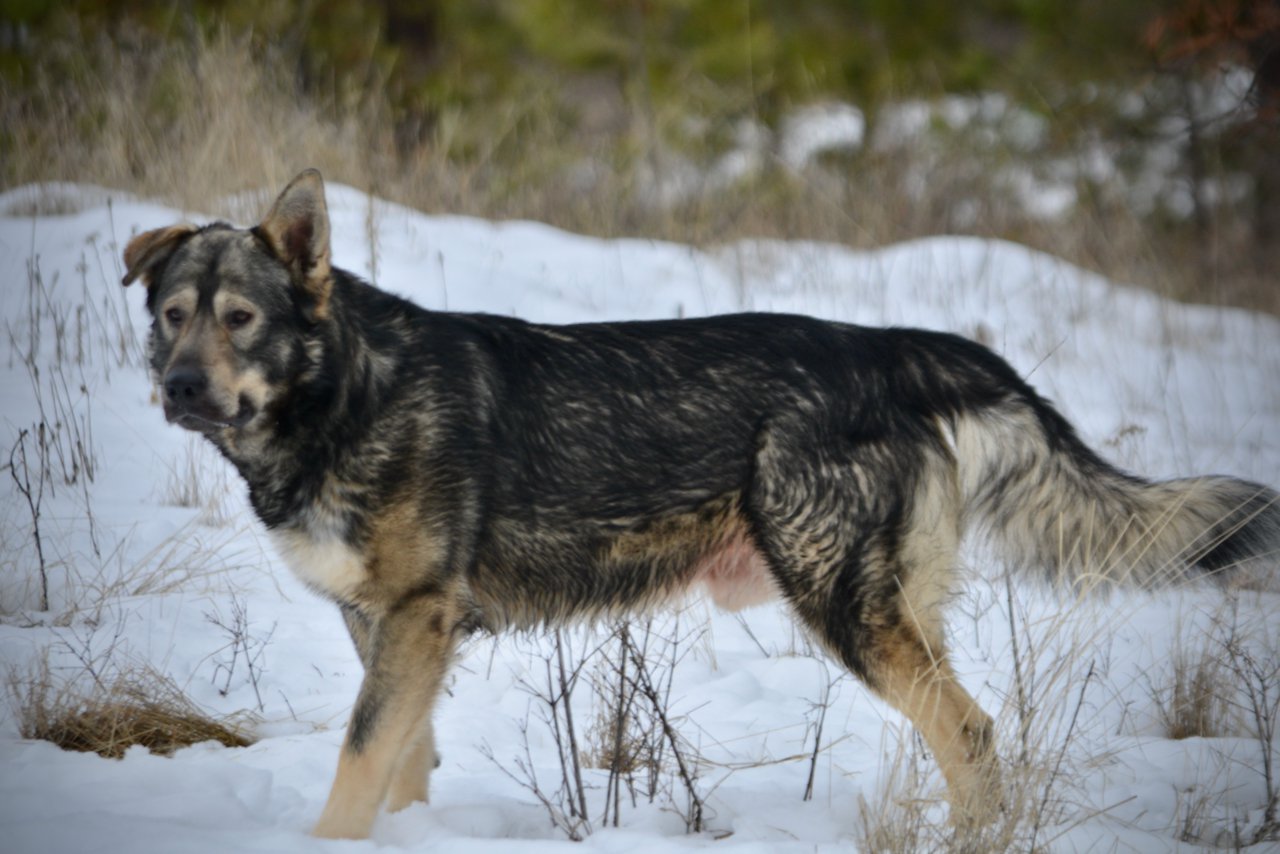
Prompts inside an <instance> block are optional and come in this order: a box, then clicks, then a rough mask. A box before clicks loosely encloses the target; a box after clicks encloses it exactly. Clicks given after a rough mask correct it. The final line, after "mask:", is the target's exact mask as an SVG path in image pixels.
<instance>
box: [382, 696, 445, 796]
mask: <svg viewBox="0 0 1280 854" xmlns="http://www.w3.org/2000/svg"><path fill="white" fill-rule="evenodd" d="M420 730H421V731H420V733H419V735H418V738H417V740H416V741H414V742H413V744H411V745H409V747H408V748H407V749H405V751H404V752H403V753H402V754H401V756H400V764H399V766H398V767H397V768H396V771H395V776H394V777H392V778H391V788H390V789H389V790H388V791H387V811H388V812H399V811H400V810H402V809H404V808H405V807H407V806H409V805H410V804H413V803H415V802H422V803H427V802H428V801H429V800H430V775H431V771H432V769H433V768H434V767H435V764H436V742H435V727H434V725H433V724H432V721H431V715H430V714H428V715H426V718H425V720H424V721H423V724H422V726H421V728H420Z"/></svg>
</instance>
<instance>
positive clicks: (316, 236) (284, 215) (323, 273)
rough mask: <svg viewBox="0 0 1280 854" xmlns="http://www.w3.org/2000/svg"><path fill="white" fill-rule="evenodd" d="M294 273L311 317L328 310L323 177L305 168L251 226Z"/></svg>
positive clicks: (327, 226)
mask: <svg viewBox="0 0 1280 854" xmlns="http://www.w3.org/2000/svg"><path fill="white" fill-rule="evenodd" d="M255 230H256V231H257V232H258V234H260V235H261V236H262V237H263V238H264V239H265V240H266V241H267V244H268V245H269V246H270V247H271V249H272V251H273V252H275V254H276V257H278V258H279V259H280V260H281V261H283V262H284V264H285V266H287V267H288V268H289V270H290V272H292V273H293V275H294V281H295V282H297V283H298V284H299V285H300V287H301V289H302V291H303V293H304V294H305V295H306V296H307V297H309V302H310V305H309V306H308V308H309V313H310V314H311V317H312V319H313V320H318V319H320V318H323V317H324V316H325V314H326V312H327V309H328V303H329V291H330V289H331V287H332V282H331V280H330V278H329V273H330V267H329V209H328V207H327V206H326V205H325V202H324V179H322V178H321V177H320V172H319V171H318V170H316V169H308V170H306V171H305V172H303V173H301V174H300V175H298V177H296V178H294V179H293V180H292V181H290V182H289V186H287V187H285V188H284V192H282V193H281V194H280V198H278V199H276V201H275V204H274V205H272V206H271V210H270V211H269V212H268V213H267V215H266V217H265V218H263V220H262V222H261V223H259V224H258V227H257V229H255Z"/></svg>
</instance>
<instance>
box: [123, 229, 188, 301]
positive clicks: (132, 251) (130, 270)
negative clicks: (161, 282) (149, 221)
mask: <svg viewBox="0 0 1280 854" xmlns="http://www.w3.org/2000/svg"><path fill="white" fill-rule="evenodd" d="M195 232H196V227H195V226H194V225H187V224H182V225H171V226H168V227H167V228H157V229H155V230H153V231H144V232H142V233H141V234H139V235H137V236H136V237H134V238H133V239H132V240H130V241H129V243H128V245H127V246H125V248H124V266H125V274H124V278H123V279H122V280H121V284H124V285H126V286H127V285H130V284H132V283H133V282H134V281H136V280H137V279H138V278H139V277H141V278H142V283H143V284H144V285H146V286H147V287H151V268H152V267H154V266H155V265H156V264H157V263H159V262H160V261H161V260H162V259H163V258H164V257H165V256H166V255H167V254H168V253H170V252H172V251H173V250H174V248H175V245H176V244H177V242H178V241H179V240H181V239H182V238H184V237H186V236H187V235H189V234H194V233H195Z"/></svg>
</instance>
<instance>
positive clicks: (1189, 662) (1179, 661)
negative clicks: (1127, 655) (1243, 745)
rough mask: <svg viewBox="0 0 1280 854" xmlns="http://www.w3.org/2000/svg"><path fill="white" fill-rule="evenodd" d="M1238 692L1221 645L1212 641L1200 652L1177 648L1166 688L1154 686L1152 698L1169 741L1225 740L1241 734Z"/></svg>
mask: <svg viewBox="0 0 1280 854" xmlns="http://www.w3.org/2000/svg"><path fill="white" fill-rule="evenodd" d="M1179 636H1180V635H1179ZM1235 692H1236V688H1235V683H1234V681H1233V674H1232V672H1231V669H1230V667H1229V666H1228V662H1227V660H1226V655H1225V651H1224V649H1223V647H1222V644H1221V643H1220V642H1218V641H1216V640H1211V641H1208V642H1206V643H1203V644H1201V646H1200V647H1199V648H1192V649H1188V648H1185V647H1183V646H1181V645H1178V646H1177V647H1176V648H1175V649H1174V650H1173V653H1172V656H1171V663H1170V669H1169V673H1168V674H1167V676H1166V679H1165V682H1164V684H1163V685H1160V686H1153V688H1152V692H1151V694H1152V699H1153V700H1154V702H1155V710H1156V714H1157V715H1158V716H1159V719H1160V724H1161V728H1162V729H1163V730H1164V734H1165V736H1166V737H1168V738H1173V739H1181V738H1226V737H1230V736H1234V735H1237V734H1239V730H1240V727H1239V725H1238V723H1237V721H1236V720H1235V717H1236V716H1235V709H1234V708H1233V706H1232V699H1233V698H1234V697H1235Z"/></svg>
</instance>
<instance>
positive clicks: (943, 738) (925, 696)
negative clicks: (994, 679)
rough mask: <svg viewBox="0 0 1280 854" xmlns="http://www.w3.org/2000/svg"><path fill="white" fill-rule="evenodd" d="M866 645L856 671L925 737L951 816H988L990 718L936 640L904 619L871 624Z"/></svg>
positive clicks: (993, 768)
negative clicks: (859, 669) (860, 667)
mask: <svg viewBox="0 0 1280 854" xmlns="http://www.w3.org/2000/svg"><path fill="white" fill-rule="evenodd" d="M938 634H940V632H939V633H938ZM867 646H868V650H867V654H866V655H863V656H860V658H861V659H862V662H863V672H862V673H860V674H859V675H861V676H862V678H863V679H864V681H866V683H867V685H868V686H869V687H870V688H871V689H872V690H873V691H875V692H876V693H877V694H878V695H879V696H880V697H882V698H883V699H884V700H885V701H886V702H888V703H889V704H890V705H892V706H893V707H894V708H896V709H898V710H899V711H900V712H902V713H903V714H904V715H905V716H906V717H907V718H908V719H909V720H910V721H911V723H912V725H913V726H915V728H916V729H917V730H918V731H919V732H920V734H921V735H922V736H923V737H924V740H925V743H926V744H928V746H929V750H930V752H931V753H932V754H933V756H934V758H935V759H936V760H937V762H938V766H939V767H940V768H941V770H942V774H943V777H945V778H946V781H947V795H948V800H950V801H951V805H952V810H951V815H952V819H953V820H954V821H956V822H957V823H960V824H966V823H982V822H984V821H985V820H987V819H988V818H989V817H990V811H991V810H992V808H993V807H994V806H996V805H997V804H998V802H999V796H998V791H997V790H998V786H999V769H998V766H997V763H996V758H995V752H994V743H993V741H994V739H993V731H992V721H991V718H990V717H989V716H988V715H987V714H986V713H985V712H984V711H983V710H982V709H981V707H979V706H978V704H977V702H976V701H974V699H973V697H971V696H970V695H969V693H968V692H967V691H965V690H964V688H963V687H962V686H961V685H960V683H959V681H958V680H957V679H956V675H955V673H954V671H953V670H952V669H951V664H950V662H949V661H948V659H947V656H946V653H945V651H944V650H943V649H942V647H941V644H940V643H939V641H938V640H934V641H933V642H930V641H929V640H928V639H927V637H926V634H925V633H924V632H922V631H921V630H920V628H919V627H918V626H916V625H914V624H913V622H912V621H911V620H909V619H908V620H899V621H898V623H897V624H896V625H892V624H890V625H885V626H883V627H877V628H876V629H874V630H872V631H871V632H870V633H869V636H868V644H867Z"/></svg>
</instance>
